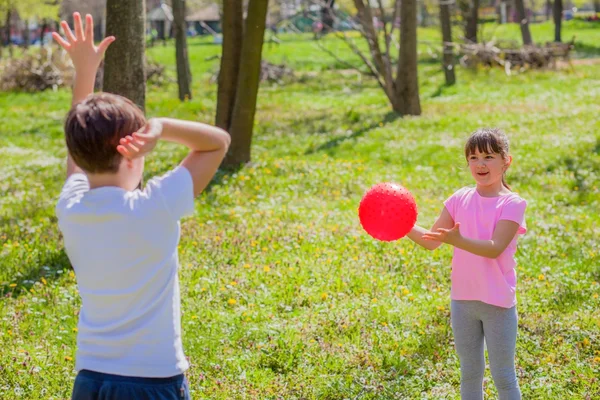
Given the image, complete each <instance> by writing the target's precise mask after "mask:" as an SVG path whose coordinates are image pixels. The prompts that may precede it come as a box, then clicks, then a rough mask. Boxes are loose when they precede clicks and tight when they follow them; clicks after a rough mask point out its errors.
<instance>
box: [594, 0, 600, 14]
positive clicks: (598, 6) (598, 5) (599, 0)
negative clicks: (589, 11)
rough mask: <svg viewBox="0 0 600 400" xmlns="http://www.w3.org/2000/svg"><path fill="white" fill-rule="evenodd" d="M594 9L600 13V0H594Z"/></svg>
mask: <svg viewBox="0 0 600 400" xmlns="http://www.w3.org/2000/svg"><path fill="white" fill-rule="evenodd" d="M594 11H595V12H597V13H600V0H594Z"/></svg>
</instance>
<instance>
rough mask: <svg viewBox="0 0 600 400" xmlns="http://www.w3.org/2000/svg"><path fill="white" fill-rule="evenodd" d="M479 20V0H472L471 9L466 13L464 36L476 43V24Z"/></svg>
mask: <svg viewBox="0 0 600 400" xmlns="http://www.w3.org/2000/svg"><path fill="white" fill-rule="evenodd" d="M478 22H479V0H472V3H471V9H470V10H469V13H468V14H467V29H466V35H465V36H466V38H467V40H469V41H470V42H473V43H477V26H478Z"/></svg>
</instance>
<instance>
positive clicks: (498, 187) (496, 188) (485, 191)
mask: <svg viewBox="0 0 600 400" xmlns="http://www.w3.org/2000/svg"><path fill="white" fill-rule="evenodd" d="M475 190H477V193H478V194H479V195H480V196H481V197H499V196H504V195H506V194H509V193H511V192H510V190H508V188H507V187H506V186H504V185H503V184H502V182H498V184H494V185H489V186H481V185H477V187H476V189H475Z"/></svg>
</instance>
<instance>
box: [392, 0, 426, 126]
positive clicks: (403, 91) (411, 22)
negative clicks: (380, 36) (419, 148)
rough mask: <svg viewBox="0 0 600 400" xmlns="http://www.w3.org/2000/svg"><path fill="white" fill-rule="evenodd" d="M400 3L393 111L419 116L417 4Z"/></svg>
mask: <svg viewBox="0 0 600 400" xmlns="http://www.w3.org/2000/svg"><path fill="white" fill-rule="evenodd" d="M397 1H400V0H397ZM401 1H402V4H401V5H400V56H399V58H398V73H397V75H396V94H397V102H396V107H395V108H394V111H396V112H399V113H400V114H401V115H421V103H420V100H419V83H418V74H417V2H416V0H401Z"/></svg>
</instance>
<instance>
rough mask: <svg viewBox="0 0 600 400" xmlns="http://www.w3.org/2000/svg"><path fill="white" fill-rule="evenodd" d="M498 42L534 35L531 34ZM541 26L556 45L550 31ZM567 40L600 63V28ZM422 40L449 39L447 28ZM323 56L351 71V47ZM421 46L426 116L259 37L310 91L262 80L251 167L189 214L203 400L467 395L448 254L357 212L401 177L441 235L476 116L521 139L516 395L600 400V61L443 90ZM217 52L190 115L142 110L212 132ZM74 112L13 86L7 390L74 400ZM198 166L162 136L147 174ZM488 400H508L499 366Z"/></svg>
mask: <svg viewBox="0 0 600 400" xmlns="http://www.w3.org/2000/svg"><path fill="white" fill-rule="evenodd" d="M501 30H502V32H503V33H502V37H503V38H518V37H519V36H518V32H519V31H518V27H517V26H514V25H511V26H502V27H500V28H498V30H497V31H496V35H499V34H500V33H499V32H501ZM532 32H533V36H534V38H535V40H536V41H540V42H543V41H546V40H551V39H552V25H549V24H542V25H535V26H533V27H532ZM571 33H574V34H576V35H577V37H578V43H579V46H585V48H586V52H585V54H586V55H588V54H592V53H593V51H598V48H597V46H600V45H598V43H600V29H597V28H589V25H585V24H576V23H573V24H568V23H567V24H565V31H564V38H565V39H567V38H570V35H571ZM420 37H421V38H422V39H423V38H429V39H430V40H431V41H435V40H438V39H439V35H438V34H437V32H436V31H432V30H425V31H422V32H420ZM423 40H426V39H423ZM326 46H329V47H330V48H332V49H336V51H338V52H339V55H340V57H343V58H344V59H348V60H351V59H352V57H351V56H352V55H351V53H349V52H348V51H347V50H345V48H344V47H342V46H341V45H340V44H339V43H338V42H336V41H334V40H328V41H327V42H326ZM427 48H428V45H427V44H422V45H421V46H420V50H421V64H420V67H419V68H420V76H419V79H420V81H419V82H420V87H421V102H422V107H423V115H422V116H421V117H405V118H399V117H397V116H396V115H394V114H392V113H391V112H390V108H389V106H388V104H387V103H386V99H385V96H384V95H383V93H382V92H381V91H380V89H379V88H378V87H377V85H376V83H375V82H373V81H372V80H369V79H368V78H365V77H360V76H358V75H356V74H352V73H349V72H348V73H341V72H340V71H339V69H346V67H345V66H342V65H339V64H338V63H337V62H336V61H335V60H333V59H332V58H331V57H329V56H327V55H326V54H323V53H322V52H321V51H320V50H319V48H318V47H317V46H315V44H314V42H312V41H311V40H309V37H308V36H307V37H303V38H302V37H301V38H299V37H292V36H289V37H288V36H286V37H284V41H283V43H282V44H280V45H279V46H276V45H273V46H269V45H266V46H265V52H264V53H265V58H266V59H267V60H269V61H271V62H285V63H286V64H288V65H289V66H290V67H292V68H293V69H294V70H295V71H296V74H297V79H296V80H294V81H292V82H288V83H286V84H280V85H276V84H264V85H263V86H262V87H261V91H260V94H259V104H258V113H257V121H256V129H255V138H254V142H253V149H252V151H253V162H252V163H251V164H250V165H248V166H246V167H245V168H243V169H241V170H240V171H238V172H235V173H230V174H225V173H220V174H219V176H218V179H216V180H215V183H214V184H213V185H212V186H211V187H210V190H208V191H207V192H206V193H204V194H203V195H202V196H201V197H200V198H199V199H198V200H197V201H196V214H195V216H194V217H192V218H188V219H186V220H184V221H183V222H182V240H181V246H180V259H181V270H180V277H181V281H182V309H183V310H182V311H183V316H182V326H183V330H184V348H185V350H186V353H187V355H188V356H189V358H190V361H191V363H192V368H191V369H190V370H189V372H188V377H189V380H190V384H191V388H192V391H193V392H192V396H193V398H198V399H346V398H356V399H416V398H427V399H458V398H459V393H458V385H459V370H458V359H457V356H456V353H455V351H454V348H453V339H452V332H451V330H450V327H449V317H450V314H449V289H450V260H451V248H450V247H448V246H443V247H441V248H440V249H438V250H436V251H435V252H428V251H426V250H423V249H420V248H416V247H415V246H414V245H413V244H412V242H410V241H409V240H408V239H402V240H400V241H398V242H394V243H381V242H376V241H374V240H372V239H370V238H369V237H368V236H367V235H366V234H365V233H364V232H363V231H362V229H361V227H360V225H359V222H358V217H357V206H358V203H359V201H360V198H361V196H362V194H363V193H364V191H365V190H366V189H367V188H368V187H370V186H371V185H373V184H375V183H377V182H382V181H395V182H398V183H400V184H402V185H404V186H406V187H408V188H409V189H410V190H411V191H412V193H413V195H414V196H415V198H416V200H417V203H418V205H419V224H421V225H424V226H430V224H432V223H433V221H434V219H435V217H436V216H437V215H438V214H439V212H440V210H441V207H442V201H443V200H444V199H446V198H447V197H448V196H450V195H451V194H452V193H453V192H454V191H455V190H457V189H458V188H460V187H462V186H466V185H471V184H472V180H471V177H470V174H469V172H468V169H467V168H466V162H465V160H464V157H463V156H462V145H463V143H464V140H465V139H466V137H467V135H468V134H469V133H470V132H471V131H473V130H474V129H476V128H478V127H481V126H500V127H502V128H504V129H505V130H506V132H507V133H508V135H509V137H510V139H511V144H512V154H513V156H514V162H513V165H512V167H511V169H510V170H509V174H508V182H509V184H511V185H512V187H513V189H514V190H515V191H517V192H519V194H520V195H521V196H522V197H524V198H525V199H527V200H528V209H527V214H526V217H527V223H528V226H529V232H528V234H527V235H525V236H524V237H523V238H522V239H521V240H520V245H519V251H518V253H517V256H518V275H519V284H518V302H519V304H518V309H519V336H518V341H517V368H518V370H517V372H518V376H519V379H520V384H521V388H522V391H523V398H526V399H548V398H556V399H592V398H598V397H599V396H600V381H599V380H598V377H600V334H599V332H600V318H599V315H598V309H599V307H600V298H599V294H600V285H599V283H598V282H600V267H599V265H600V260H599V254H600V242H599V241H598V236H599V234H600V230H599V228H598V226H600V216H599V214H598V210H599V209H600V190H599V187H600V172H599V171H600V133H599V132H600V120H599V119H598V103H599V102H600V69H599V68H598V67H597V66H594V65H582V66H576V67H575V69H574V70H573V71H561V72H551V71H539V72H527V73H524V74H518V75H513V76H510V77H507V76H506V75H505V74H504V73H503V71H500V70H491V71H489V70H480V71H465V70H461V69H459V70H458V72H457V76H458V84H457V85H456V86H454V87H450V88H448V87H445V86H444V85H443V75H442V74H441V72H440V71H439V66H438V65H437V64H436V63H432V62H431V56H430V55H429V54H428V52H427ZM582 48H583V47H582ZM590 49H592V50H590ZM594 49H595V50H594ZM218 53H219V48H218V47H217V46H214V45H212V44H210V43H209V42H207V41H203V40H197V39H195V40H192V41H191V43H190V56H191V59H192V63H193V66H192V70H193V75H194V99H193V100H192V101H190V102H188V103H185V104H182V103H180V102H179V101H178V100H177V99H176V97H177V88H176V86H175V85H173V84H171V85H169V86H167V87H163V88H149V89H148V97H147V99H148V100H147V101H148V103H147V113H148V115H149V116H170V117H176V118H186V119H196V120H201V121H207V122H211V121H213V119H214V114H215V98H216V89H217V88H216V85H215V84H214V83H211V82H210V80H209V76H210V74H211V73H212V72H214V71H215V70H216V68H217V67H218V61H217V60H215V59H210V57H211V56H214V55H217V54H218ZM174 54H175V50H174V48H173V47H172V45H168V46H166V47H162V46H156V47H154V48H152V49H150V50H149V55H150V57H151V58H153V59H155V60H158V61H160V62H163V63H165V64H167V65H168V73H169V74H170V75H171V76H174V73H175V72H174V71H175V67H174V65H173V63H174ZM207 59H208V60H207ZM315 71H320V72H319V73H318V74H317V73H315ZM69 101H70V93H69V92H68V91H67V90H59V91H57V92H51V91H48V92H44V93H39V94H36V95H26V94H0V121H1V123H0V295H2V297H1V298H0V305H1V306H0V347H1V348H2V351H1V352H0V398H1V399H17V398H26V399H65V398H68V397H69V396H70V390H71V386H72V382H73V378H74V375H75V373H74V370H73V368H74V356H75V350H76V349H75V340H76V326H77V318H78V317H77V314H78V308H79V306H80V301H79V298H78V294H77V286H76V283H75V278H74V275H73V273H72V270H71V267H70V264H69V261H68V259H67V257H66V255H65V254H64V252H63V247H62V240H61V237H60V234H59V232H58V228H57V226H56V218H55V216H54V204H55V200H56V198H57V195H58V193H59V190H60V188H61V185H62V183H63V179H64V174H65V166H64V159H65V155H66V153H65V148H64V145H63V139H62V122H63V118H64V115H65V113H66V111H67V108H68V104H69ZM184 154H185V150H184V149H182V148H179V147H175V146H173V145H169V144H161V145H159V146H158V147H157V149H156V150H155V152H154V154H152V155H151V156H150V157H149V158H148V161H147V165H146V175H147V176H146V178H148V177H150V176H152V175H154V174H158V173H162V172H165V171H167V170H168V169H169V168H171V167H173V166H174V165H175V164H176V162H177V161H179V159H181V157H182V156H183V155H184ZM485 390H486V392H487V393H488V394H489V395H490V396H491V397H490V398H494V397H495V396H496V390H495V388H494V386H493V384H492V381H491V376H490V374H489V370H488V371H487V372H486V381H485Z"/></svg>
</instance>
